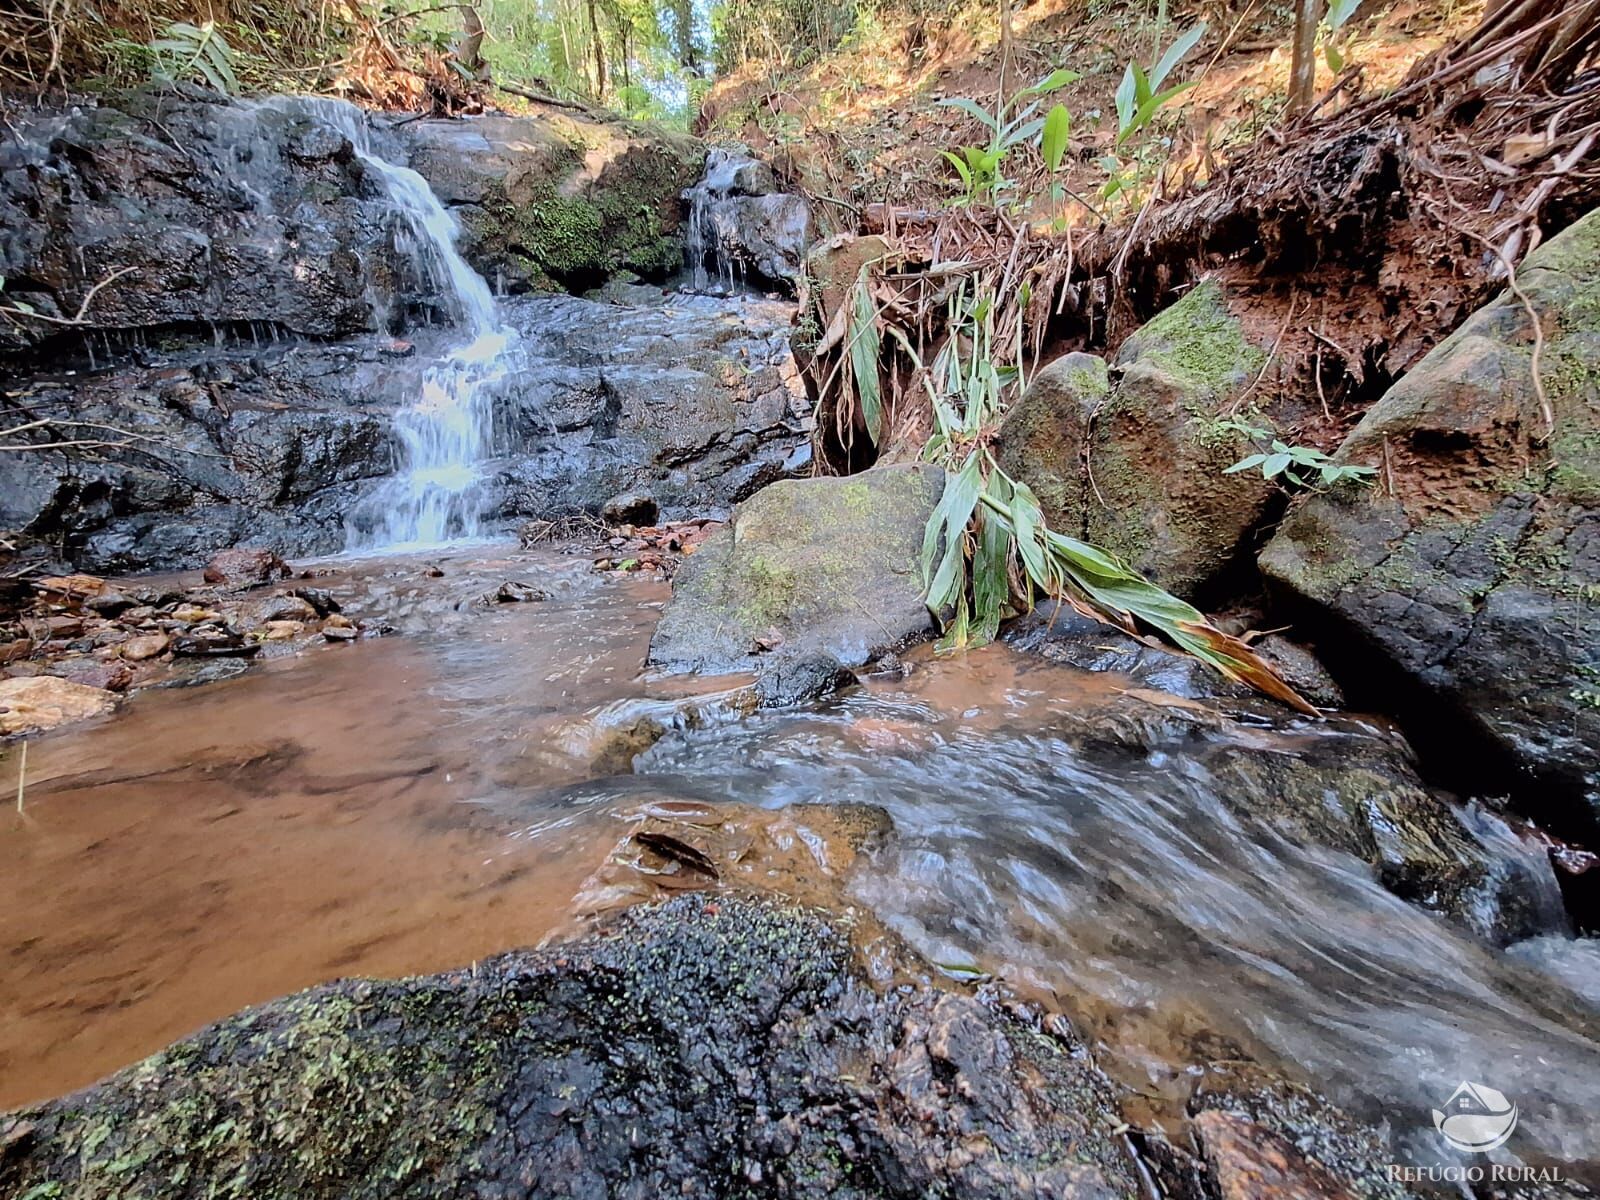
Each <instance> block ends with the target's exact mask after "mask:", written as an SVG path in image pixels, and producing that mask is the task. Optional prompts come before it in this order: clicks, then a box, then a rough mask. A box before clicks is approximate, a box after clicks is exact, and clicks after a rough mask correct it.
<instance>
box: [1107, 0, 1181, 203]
mask: <svg viewBox="0 0 1600 1200" xmlns="http://www.w3.org/2000/svg"><path fill="white" fill-rule="evenodd" d="M1205 32H1206V23H1205V22H1204V21H1202V22H1200V23H1199V24H1198V25H1196V26H1194V27H1193V28H1191V29H1189V30H1188V31H1187V32H1185V33H1183V34H1180V35H1179V36H1178V38H1177V40H1175V41H1174V42H1173V43H1172V44H1171V45H1170V46H1168V47H1167V48H1166V50H1165V51H1164V52H1163V53H1162V54H1161V57H1160V58H1158V59H1157V60H1156V61H1155V63H1154V64H1153V65H1152V66H1151V67H1150V68H1149V70H1146V69H1145V68H1144V67H1142V66H1140V65H1139V64H1138V63H1136V62H1130V63H1128V65H1127V66H1126V67H1125V68H1124V69H1123V72H1122V82H1121V83H1119V84H1118V85H1117V91H1116V95H1115V97H1113V99H1114V100H1115V105H1116V114H1117V140H1116V145H1117V146H1118V147H1121V146H1123V145H1124V144H1125V143H1127V142H1128V141H1129V140H1130V139H1131V138H1132V137H1133V136H1134V135H1135V134H1136V133H1138V132H1139V131H1140V130H1142V129H1144V128H1145V127H1146V126H1147V125H1149V124H1150V122H1151V121H1152V120H1154V119H1155V117H1156V114H1157V113H1159V112H1160V111H1161V109H1162V108H1163V106H1165V105H1167V104H1169V103H1170V102H1171V101H1172V100H1174V99H1175V98H1176V97H1178V96H1180V95H1182V94H1183V93H1184V92H1186V91H1188V90H1189V89H1190V88H1192V87H1194V85H1195V83H1196V82H1198V81H1196V80H1190V81H1189V82H1188V83H1179V84H1174V85H1173V86H1172V87H1169V88H1163V87H1162V86H1161V85H1162V84H1163V83H1165V82H1166V81H1167V77H1168V76H1169V75H1171V74H1172V70H1173V68H1174V67H1176V66H1177V65H1178V63H1179V62H1181V61H1182V60H1183V58H1184V56H1185V55H1187V54H1188V53H1189V51H1191V50H1193V49H1194V47H1195V45H1196V44H1197V43H1198V42H1199V41H1200V39H1201V38H1202V37H1204V36H1205ZM1163 161H1165V155H1164V154H1163V155H1160V156H1159V157H1157V158H1155V159H1152V157H1151V156H1150V155H1149V154H1148V153H1147V152H1146V150H1145V149H1144V148H1143V147H1140V148H1137V149H1135V151H1134V153H1133V156H1132V158H1131V160H1125V159H1124V158H1123V157H1122V156H1121V155H1119V154H1118V153H1109V154H1105V155H1102V156H1101V158H1100V159H1099V160H1098V162H1099V165H1100V167H1101V169H1102V170H1104V171H1105V173H1106V182H1105V184H1104V186H1103V187H1101V189H1100V198H1101V199H1102V200H1111V199H1114V198H1115V197H1117V196H1119V195H1121V196H1124V199H1126V198H1128V196H1127V194H1131V193H1132V192H1133V191H1134V190H1135V189H1136V188H1137V187H1138V186H1139V185H1140V184H1141V183H1143V182H1144V181H1145V180H1146V179H1147V178H1148V177H1149V176H1150V175H1152V174H1153V173H1154V172H1155V171H1157V170H1159V169H1160V165H1161V162H1163Z"/></svg>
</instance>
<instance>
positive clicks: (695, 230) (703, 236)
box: [683, 148, 753, 292]
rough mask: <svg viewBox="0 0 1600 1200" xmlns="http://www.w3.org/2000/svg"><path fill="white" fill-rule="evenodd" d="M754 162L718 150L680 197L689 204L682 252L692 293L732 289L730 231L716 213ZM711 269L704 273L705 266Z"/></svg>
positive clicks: (708, 156)
mask: <svg viewBox="0 0 1600 1200" xmlns="http://www.w3.org/2000/svg"><path fill="white" fill-rule="evenodd" d="M752 162H753V160H751V159H749V158H746V157H742V156H738V155H734V154H730V153H729V152H728V151H726V150H723V149H721V148H717V149H714V150H712V151H711V153H710V154H708V155H707V156H706V173H705V177H704V178H703V179H701V180H700V182H699V183H697V184H695V185H694V186H693V187H692V188H688V189H687V190H685V192H684V193H683V198H684V199H685V200H687V201H688V202H689V227H688V229H687V231H686V232H685V234H684V253H685V255H686V256H687V257H688V259H689V268H690V270H691V271H692V272H693V274H694V290H695V291H697V292H706V291H710V290H711V284H712V281H713V280H715V282H716V285H717V288H718V290H720V291H723V292H732V291H733V290H734V281H733V276H734V267H735V261H734V257H733V255H732V254H730V253H729V252H728V242H729V240H730V237H729V231H727V230H725V229H724V228H723V218H722V214H721V212H720V211H719V210H720V208H721V207H722V201H724V200H726V199H728V197H729V196H731V195H733V194H734V193H735V191H736V190H737V189H738V187H739V184H740V176H741V173H742V172H743V171H744V169H745V168H746V167H748V166H749V165H751V163H752ZM708 262H709V264H710V270H709V271H708V270H707V263H708Z"/></svg>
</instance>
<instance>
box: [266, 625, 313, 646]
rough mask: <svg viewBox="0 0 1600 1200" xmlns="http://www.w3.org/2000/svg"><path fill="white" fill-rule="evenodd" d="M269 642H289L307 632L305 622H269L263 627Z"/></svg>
mask: <svg viewBox="0 0 1600 1200" xmlns="http://www.w3.org/2000/svg"><path fill="white" fill-rule="evenodd" d="M261 629H262V632H263V633H265V634H266V638H267V641H269V642H287V641H289V640H290V639H291V638H297V637H299V636H300V635H301V634H302V633H304V632H305V631H306V625H305V622H304V621H268V622H267V623H266V624H265V625H263V626H262V627H261Z"/></svg>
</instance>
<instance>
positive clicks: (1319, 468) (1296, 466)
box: [1217, 421, 1377, 490]
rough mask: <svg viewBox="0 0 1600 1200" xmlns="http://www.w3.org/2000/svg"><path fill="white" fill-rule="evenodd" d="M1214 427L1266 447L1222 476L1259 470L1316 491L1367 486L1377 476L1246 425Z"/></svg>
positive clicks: (1234, 423) (1267, 476) (1264, 475)
mask: <svg viewBox="0 0 1600 1200" xmlns="http://www.w3.org/2000/svg"><path fill="white" fill-rule="evenodd" d="M1217 427H1218V428H1219V429H1226V430H1232V431H1233V432H1235V433H1242V434H1244V435H1245V436H1246V437H1247V438H1249V439H1250V440H1251V441H1253V442H1255V443H1256V444H1257V445H1258V446H1261V445H1265V446H1267V447H1268V448H1267V449H1266V450H1263V451H1261V452H1259V453H1256V454H1252V455H1250V456H1249V457H1247V458H1241V459H1240V460H1239V461H1238V462H1236V463H1234V464H1233V466H1231V467H1229V468H1228V469H1227V470H1225V471H1223V474H1224V475H1235V474H1238V473H1239V472H1240V471H1248V470H1250V469H1252V468H1254V467H1260V468H1261V475H1262V478H1264V479H1277V480H1281V481H1283V482H1287V483H1291V484H1293V485H1294V486H1295V487H1302V488H1311V489H1313V490H1315V489H1319V488H1324V487H1334V486H1336V485H1338V484H1341V483H1346V482H1354V483H1370V482H1371V481H1372V477H1373V476H1374V475H1375V474H1377V468H1376V467H1361V466H1354V465H1352V464H1350V463H1339V462H1334V460H1333V459H1331V458H1329V457H1328V456H1327V455H1326V454H1324V453H1323V452H1322V451H1321V450H1316V449H1313V448H1312V447H1310V446H1291V445H1288V444H1287V443H1285V442H1282V441H1280V440H1279V439H1278V438H1276V437H1274V436H1273V435H1272V431H1271V430H1270V429H1262V428H1259V427H1258V426H1255V425H1251V424H1249V423H1248V422H1244V421H1223V422H1220V423H1219V425H1218V426H1217Z"/></svg>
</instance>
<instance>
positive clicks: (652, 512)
mask: <svg viewBox="0 0 1600 1200" xmlns="http://www.w3.org/2000/svg"><path fill="white" fill-rule="evenodd" d="M660 516H661V506H660V505H658V504H657V503H656V501H655V497H654V496H652V495H650V494H649V493H648V492H622V493H620V494H619V495H616V496H613V497H611V499H609V500H607V501H606V502H605V503H604V504H602V505H601V506H600V519H601V520H602V521H604V522H605V523H606V524H607V525H654V524H655V523H656V521H657V519H658V518H659V517H660Z"/></svg>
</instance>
